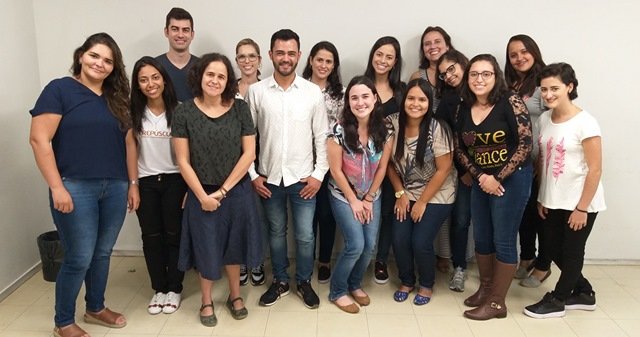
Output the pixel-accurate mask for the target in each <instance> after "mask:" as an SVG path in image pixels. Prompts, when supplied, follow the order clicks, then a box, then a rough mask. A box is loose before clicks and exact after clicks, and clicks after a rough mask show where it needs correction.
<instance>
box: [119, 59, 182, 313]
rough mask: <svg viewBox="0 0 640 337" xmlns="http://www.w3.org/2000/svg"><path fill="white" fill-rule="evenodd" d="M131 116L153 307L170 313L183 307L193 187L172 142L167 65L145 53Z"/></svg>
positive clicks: (138, 64)
mask: <svg viewBox="0 0 640 337" xmlns="http://www.w3.org/2000/svg"><path fill="white" fill-rule="evenodd" d="M131 79H132V80H131V82H132V83H131V87H132V88H131V89H132V90H131V119H132V122H133V130H134V135H135V137H136V143H137V145H138V146H137V150H138V151H137V152H138V153H137V155H138V179H139V185H140V207H139V208H138V210H137V211H136V214H137V215H138V222H139V223H140V229H141V231H142V250H143V251H144V257H145V261H146V263H147V269H148V271H149V277H150V278H151V287H152V288H153V290H154V295H153V297H152V298H151V301H150V302H149V305H148V307H147V310H148V311H149V313H150V314H152V315H155V314H159V313H161V312H164V313H166V314H170V313H173V312H175V311H176V310H177V309H178V307H179V306H180V298H181V295H180V294H181V293H182V281H183V279H184V273H183V272H181V271H180V270H178V255H179V246H180V232H181V223H182V206H181V205H182V200H183V199H184V196H185V193H186V191H187V185H186V184H185V182H184V180H183V179H182V176H181V175H180V170H179V169H178V166H177V164H176V162H175V154H174V152H173V149H172V147H171V119H172V114H173V112H174V110H175V108H176V106H177V105H178V100H177V98H176V94H175V91H174V89H173V85H172V83H171V78H169V75H168V74H167V72H166V71H165V70H164V68H163V67H162V65H161V64H160V63H159V62H158V61H156V60H155V59H154V58H152V57H148V56H144V57H142V58H141V59H140V60H138V61H137V62H136V64H135V65H134V67H133V74H132V76H131Z"/></svg>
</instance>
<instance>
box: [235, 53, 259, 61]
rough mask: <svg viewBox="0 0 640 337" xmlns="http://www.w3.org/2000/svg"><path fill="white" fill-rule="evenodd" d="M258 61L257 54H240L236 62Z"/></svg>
mask: <svg viewBox="0 0 640 337" xmlns="http://www.w3.org/2000/svg"><path fill="white" fill-rule="evenodd" d="M257 59H258V55H256V54H249V55H246V54H240V55H237V56H236V61H238V62H247V61H249V62H253V61H255V60H257Z"/></svg>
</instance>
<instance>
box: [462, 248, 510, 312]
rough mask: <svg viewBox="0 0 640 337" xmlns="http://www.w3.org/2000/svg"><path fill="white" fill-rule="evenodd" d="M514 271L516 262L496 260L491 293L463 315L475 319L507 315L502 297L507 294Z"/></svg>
mask: <svg viewBox="0 0 640 337" xmlns="http://www.w3.org/2000/svg"><path fill="white" fill-rule="evenodd" d="M515 272H516V264H506V263H502V262H500V261H497V260H496V261H495V265H494V266H493V287H492V288H491V295H489V297H488V298H487V299H486V301H485V302H484V303H483V304H482V305H480V306H479V307H477V308H475V309H471V310H467V311H465V312H464V317H466V318H469V319H473V320H476V321H486V320H488V319H492V318H505V317H507V306H506V305H505V303H504V299H505V297H506V296H507V292H508V291H509V287H510V286H511V281H513V275H514V274H515Z"/></svg>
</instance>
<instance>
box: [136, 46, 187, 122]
mask: <svg viewBox="0 0 640 337" xmlns="http://www.w3.org/2000/svg"><path fill="white" fill-rule="evenodd" d="M144 66H151V67H154V68H156V70H158V72H159V73H160V76H162V81H163V82H164V90H163V91H162V101H163V102H164V108H165V115H164V116H165V118H166V119H167V126H171V120H172V118H173V111H174V110H175V108H176V106H178V98H176V91H175V89H174V88H173V83H172V82H171V77H169V74H168V73H167V71H166V70H165V69H164V67H163V66H162V64H161V63H160V62H158V61H156V59H155V58H153V57H151V56H143V57H142V58H140V59H139V60H138V61H137V62H136V64H135V65H134V66H133V72H132V74H131V122H132V124H133V126H132V127H133V130H134V131H135V132H136V133H140V132H142V119H143V118H144V110H145V107H146V106H147V96H146V95H145V94H144V93H143V92H142V90H141V89H140V84H138V77H139V76H140V70H141V69H142V67H144Z"/></svg>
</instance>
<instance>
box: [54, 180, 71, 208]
mask: <svg viewBox="0 0 640 337" xmlns="http://www.w3.org/2000/svg"><path fill="white" fill-rule="evenodd" d="M51 199H53V208H54V209H55V210H57V211H58V212H61V213H71V212H72V211H73V200H72V199H71V194H69V191H67V189H66V188H64V186H61V187H58V188H52V189H51Z"/></svg>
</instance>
